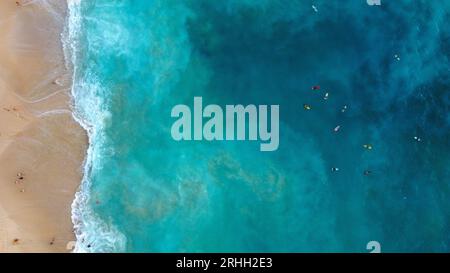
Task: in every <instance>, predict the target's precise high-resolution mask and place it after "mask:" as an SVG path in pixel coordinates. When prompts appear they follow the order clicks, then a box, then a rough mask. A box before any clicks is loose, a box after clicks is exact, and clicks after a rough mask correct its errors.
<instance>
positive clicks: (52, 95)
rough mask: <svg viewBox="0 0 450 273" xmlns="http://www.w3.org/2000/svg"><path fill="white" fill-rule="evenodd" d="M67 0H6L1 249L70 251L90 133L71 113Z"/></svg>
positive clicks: (0, 30)
mask: <svg viewBox="0 0 450 273" xmlns="http://www.w3.org/2000/svg"><path fill="white" fill-rule="evenodd" d="M66 12H67V7H66V1H61V0H50V1H49V0H47V1H45V0H43V1H21V2H20V5H18V4H17V3H16V1H13V0H2V1H0V40H1V41H2V42H1V43H0V252H69V251H70V249H68V248H67V245H68V243H69V245H70V242H71V241H74V240H75V236H74V234H73V225H72V222H71V203H72V201H73V199H74V194H75V192H76V190H77V188H78V186H79V184H80V181H81V176H82V164H83V160H84V156H85V150H86V146H87V136H86V134H85V132H84V130H83V129H82V128H81V127H80V126H79V125H78V124H77V123H76V121H75V120H74V119H73V117H72V114H71V106H70V103H71V98H70V87H71V73H72V72H71V71H70V69H68V68H67V67H66V65H65V61H64V54H63V49H62V43H61V33H62V31H63V28H64V23H65V16H66Z"/></svg>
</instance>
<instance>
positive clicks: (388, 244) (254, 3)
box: [69, 0, 450, 252]
mask: <svg viewBox="0 0 450 273" xmlns="http://www.w3.org/2000/svg"><path fill="white" fill-rule="evenodd" d="M312 5H314V6H315V7H316V8H317V12H315V11H314V9H313V7H312ZM71 16H72V17H71V18H72V19H71V21H70V22H69V23H70V24H71V25H70V26H69V27H70V29H71V31H72V36H71V39H76V44H75V46H76V50H75V51H74V52H73V54H74V57H75V58H74V62H75V63H74V65H75V78H74V89H73V93H74V99H75V106H76V110H77V114H78V117H80V118H82V119H83V120H84V123H85V124H86V125H88V126H89V128H90V129H89V130H90V145H91V147H90V150H89V156H88V159H87V162H86V164H87V165H86V175H85V180H84V184H83V187H82V189H81V192H80V193H79V195H78V197H77V201H76V204H75V206H74V218H75V220H76V223H75V224H76V225H75V227H76V229H77V233H78V246H77V250H78V251H94V252H95V251H97V252H104V251H129V252H172V251H174V252H184V251H192V252H225V251H226V252H288V251H293V252H309V251H314V252H330V251H332V252H367V250H366V244H367V242H369V241H372V240H375V241H378V242H380V244H381V249H382V251H383V252H404V251H406V252H422V251H431V252H448V251H450V246H449V243H450V203H449V200H450V167H449V166H450V154H449V150H450V138H449V135H450V111H449V110H450V109H449V108H450V63H449V57H450V24H449V22H450V2H449V1H438V0H432V1H426V0H422V1H419V0H417V1H407V0H395V1H394V0H392V1H387V0H385V1H383V0H382V5H381V6H369V5H367V3H366V1H365V0H348V1H326V0H323V1H319V0H316V1H307V0H304V1H303V0H302V1H295V0H278V1H275V0H274V1H269V0H228V1H212V0H211V1H208V0H186V1H181V0H180V1H177V0H152V1H147V0H146V1H144V0H142V1H139V0H134V1H133V0H121V1H119V0H92V1H81V4H79V5H72V6H71ZM74 41H75V40H74ZM315 85H320V90H312V89H311V87H312V86H315ZM326 93H328V94H329V95H328V99H327V100H325V99H324V96H325V94H326ZM194 96H202V97H203V101H204V104H218V105H221V106H224V105H226V104H243V105H247V104H256V105H259V104H267V105H275V104H276V105H280V146H279V149H278V150H277V151H274V152H260V151H259V142H249V141H240V142H236V141H221V142H208V141H196V142H194V141H185V142H177V141H174V140H173V139H172V137H171V135H170V128H171V126H172V123H173V122H174V119H173V118H171V116H170V112H171V109H172V107H173V106H174V105H177V104H181V103H182V104H187V105H190V106H192V104H193V98H194ZM304 104H308V105H310V106H311V110H305V109H304ZM344 106H347V109H346V111H344V112H342V111H341V110H342V109H343V107H344ZM338 125H339V126H340V130H339V131H338V132H334V131H333V129H334V128H335V127H336V126H338ZM415 137H417V138H420V141H417V140H416V139H415ZM365 144H370V145H371V147H372V149H370V150H369V149H366V148H364V145H365ZM332 168H338V169H339V171H332ZM365 171H370V174H368V175H367V173H366V175H365V174H364V172H365Z"/></svg>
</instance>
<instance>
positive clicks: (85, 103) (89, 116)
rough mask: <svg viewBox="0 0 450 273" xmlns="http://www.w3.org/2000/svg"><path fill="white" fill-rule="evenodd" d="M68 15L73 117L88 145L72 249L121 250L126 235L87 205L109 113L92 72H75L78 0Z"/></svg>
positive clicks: (65, 39)
mask: <svg viewBox="0 0 450 273" xmlns="http://www.w3.org/2000/svg"><path fill="white" fill-rule="evenodd" d="M67 5H68V17H67V22H66V27H65V30H64V33H63V35H62V41H63V47H64V53H65V56H66V65H67V66H68V68H70V69H72V70H73V85H72V90H71V94H72V99H73V112H72V113H73V117H74V119H75V120H76V121H77V122H78V123H79V124H80V125H81V126H82V127H83V128H84V129H85V130H86V132H87V134H88V137H89V148H88V150H87V156H86V159H85V162H84V163H83V164H84V176H83V179H82V182H81V186H80V188H79V190H78V192H77V193H76V194H75V199H74V201H73V203H72V222H73V224H74V229H75V235H76V238H77V242H76V245H75V249H74V252H121V251H124V250H125V246H126V237H125V236H124V235H123V234H122V233H120V231H118V230H117V229H116V228H115V227H114V226H113V225H112V224H111V223H106V222H105V221H103V220H101V219H100V218H99V217H98V216H97V215H96V214H95V212H94V211H93V210H92V208H90V206H89V199H90V195H89V191H90V186H91V181H90V180H89V177H90V173H91V171H92V168H93V162H94V160H98V158H96V155H95V152H94V150H95V145H99V143H96V140H97V139H98V138H99V137H98V136H99V134H101V132H102V130H101V129H102V127H103V123H104V120H105V119H108V116H109V113H108V111H107V110H106V109H104V108H102V105H104V101H103V99H102V98H101V97H100V96H98V95H97V94H98V92H97V90H98V89H100V88H101V87H100V86H98V84H96V81H95V75H89V76H90V77H91V80H90V81H89V82H88V81H86V77H84V78H80V77H79V76H78V75H77V67H76V65H77V63H78V59H77V58H78V56H77V54H78V50H79V44H78V43H79V37H80V36H79V35H81V15H80V5H81V0H67Z"/></svg>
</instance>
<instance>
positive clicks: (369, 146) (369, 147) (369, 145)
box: [363, 144, 372, 150]
mask: <svg viewBox="0 0 450 273" xmlns="http://www.w3.org/2000/svg"><path fill="white" fill-rule="evenodd" d="M363 147H364V148H366V149H367V150H372V145H371V144H364V145H363Z"/></svg>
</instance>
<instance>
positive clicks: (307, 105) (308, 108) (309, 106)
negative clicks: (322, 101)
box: [303, 104, 311, 110]
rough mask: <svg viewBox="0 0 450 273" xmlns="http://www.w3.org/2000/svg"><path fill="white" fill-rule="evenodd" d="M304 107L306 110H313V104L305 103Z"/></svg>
mask: <svg viewBox="0 0 450 273" xmlns="http://www.w3.org/2000/svg"><path fill="white" fill-rule="evenodd" d="M303 108H305V110H311V105H309V104H303Z"/></svg>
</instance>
